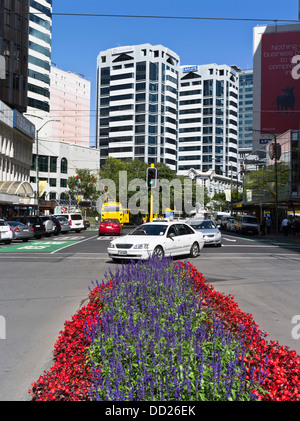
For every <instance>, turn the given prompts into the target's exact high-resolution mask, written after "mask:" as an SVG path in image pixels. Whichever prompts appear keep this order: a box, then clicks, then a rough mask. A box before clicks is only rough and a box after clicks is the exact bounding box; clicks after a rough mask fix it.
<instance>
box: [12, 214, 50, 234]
mask: <svg viewBox="0 0 300 421" xmlns="http://www.w3.org/2000/svg"><path fill="white" fill-rule="evenodd" d="M10 220H11V221H19V222H22V224H24V225H30V224H31V225H33V229H34V237H35V238H42V236H43V235H45V234H46V228H45V224H44V221H43V220H42V218H40V217H39V216H14V217H13V218H10Z"/></svg>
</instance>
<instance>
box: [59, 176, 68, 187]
mask: <svg viewBox="0 0 300 421" xmlns="http://www.w3.org/2000/svg"><path fill="white" fill-rule="evenodd" d="M67 185H68V183H67V180H66V179H65V178H61V179H60V187H67Z"/></svg>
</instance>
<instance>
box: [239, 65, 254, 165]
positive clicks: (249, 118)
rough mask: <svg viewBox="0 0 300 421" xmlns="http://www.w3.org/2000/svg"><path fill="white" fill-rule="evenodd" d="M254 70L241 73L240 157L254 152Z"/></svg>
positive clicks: (241, 71)
mask: <svg viewBox="0 0 300 421" xmlns="http://www.w3.org/2000/svg"><path fill="white" fill-rule="evenodd" d="M252 128H253V70H240V71H239V156H240V158H243V157H244V155H245V154H248V153H250V152H251V151H252V131H251V130H252Z"/></svg>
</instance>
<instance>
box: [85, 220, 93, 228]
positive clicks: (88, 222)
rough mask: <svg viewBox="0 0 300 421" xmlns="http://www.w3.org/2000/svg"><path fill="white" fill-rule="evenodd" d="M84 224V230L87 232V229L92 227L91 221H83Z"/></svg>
mask: <svg viewBox="0 0 300 421" xmlns="http://www.w3.org/2000/svg"><path fill="white" fill-rule="evenodd" d="M83 224H84V229H85V230H86V229H87V228H90V226H91V224H90V221H87V220H85V221H83Z"/></svg>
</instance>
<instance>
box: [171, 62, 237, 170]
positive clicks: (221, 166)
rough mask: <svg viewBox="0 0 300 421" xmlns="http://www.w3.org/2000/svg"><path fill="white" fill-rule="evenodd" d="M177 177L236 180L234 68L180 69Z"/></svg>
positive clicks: (190, 67)
mask: <svg viewBox="0 0 300 421" xmlns="http://www.w3.org/2000/svg"><path fill="white" fill-rule="evenodd" d="M179 79H180V86H179V95H180V99H179V138H178V174H179V175H188V172H189V170H190V169H191V168H193V169H194V170H196V172H197V173H199V174H202V173H205V172H207V171H213V172H214V173H215V174H216V175H217V176H221V177H231V176H232V177H233V178H236V176H237V167H238V88H239V76H238V73H237V72H236V71H235V69H234V68H233V67H230V66H227V65H217V64H207V65H201V66H181V67H180V77H179Z"/></svg>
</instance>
